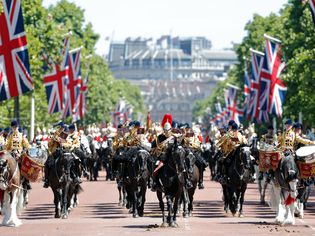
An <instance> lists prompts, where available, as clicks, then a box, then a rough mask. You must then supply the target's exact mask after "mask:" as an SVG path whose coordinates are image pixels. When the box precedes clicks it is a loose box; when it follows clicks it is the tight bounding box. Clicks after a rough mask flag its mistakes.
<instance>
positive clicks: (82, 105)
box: [73, 75, 88, 122]
mask: <svg viewBox="0 0 315 236" xmlns="http://www.w3.org/2000/svg"><path fill="white" fill-rule="evenodd" d="M87 84H88V75H87V76H86V78H85V79H84V80H81V85H80V94H79V97H78V100H77V102H76V107H75V111H74V114H73V122H76V121H77V120H80V119H81V120H82V119H83V117H84V115H85V112H86V107H87V104H86V102H87V93H88V86H87Z"/></svg>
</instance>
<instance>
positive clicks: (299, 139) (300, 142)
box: [293, 122, 315, 151]
mask: <svg viewBox="0 0 315 236" xmlns="http://www.w3.org/2000/svg"><path fill="white" fill-rule="evenodd" d="M293 129H294V133H295V136H296V138H295V142H294V147H293V149H294V151H296V150H297V149H299V148H300V147H302V146H304V145H310V144H314V143H315V142H314V141H311V140H309V139H307V138H306V137H303V136H304V135H303V134H302V124H301V123H299V122H296V123H294V125H293Z"/></svg>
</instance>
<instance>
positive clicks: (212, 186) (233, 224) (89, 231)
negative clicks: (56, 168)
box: [0, 171, 315, 236]
mask: <svg viewBox="0 0 315 236" xmlns="http://www.w3.org/2000/svg"><path fill="white" fill-rule="evenodd" d="M208 172H209V171H208ZM32 187H33V189H32V190H31V193H30V200H29V205H28V206H27V208H26V209H25V210H24V211H23V213H22V215H21V217H20V218H21V219H22V222H23V225H21V226H20V227H18V228H12V227H4V226H2V227H1V226H0V235H5V236H11V235H14V236H19V235H21V236H28V235H30V236H34V235H36V236H40V235H47V236H50V235H51V236H59V235H60V236H68V235H76V236H80V235H82V236H83V235H84V236H88V235H93V236H97V235H111V236H113V235H120V236H121V235H198V236H201V235H231V236H236V235H242V236H244V235H297V236H300V235H315V189H314V188H313V189H312V196H311V198H310V200H309V203H308V208H307V210H306V212H305V216H304V219H296V225H294V226H285V227H281V226H278V225H276V224H274V217H275V213H274V212H273V211H272V210H271V209H270V208H269V207H268V206H267V205H266V206H262V205H259V194H258V188H257V184H256V183H252V184H249V185H248V189H247V191H246V194H245V203H244V208H243V209H244V217H243V218H239V217H233V216H232V215H231V214H226V213H225V212H224V211H223V202H222V192H221V186H220V184H218V183H216V182H213V181H210V180H209V173H207V174H206V176H205V189H203V190H197V191H196V194H195V201H194V211H193V216H192V217H190V218H183V217H182V216H179V217H178V220H177V223H178V225H179V227H178V228H169V227H166V228H163V227H160V225H161V223H162V218H161V211H160V209H159V205H158V201H157V198H156V194H155V193H153V192H151V191H150V190H148V191H147V195H146V198H147V199H146V204H145V215H144V217H140V218H133V217H132V215H130V214H129V213H128V210H127V209H125V208H122V207H121V206H118V191H117V187H116V182H114V181H105V174H104V173H101V177H100V178H99V181H97V182H89V181H84V182H83V184H82V187H83V189H84V192H82V193H81V194H80V195H79V206H78V207H77V208H75V209H74V210H73V211H72V212H71V213H70V215H69V218H68V219H55V218H54V205H53V194H52V191H51V189H50V188H49V189H44V188H42V183H33V184H32ZM0 220H1V221H2V217H1V216H0Z"/></svg>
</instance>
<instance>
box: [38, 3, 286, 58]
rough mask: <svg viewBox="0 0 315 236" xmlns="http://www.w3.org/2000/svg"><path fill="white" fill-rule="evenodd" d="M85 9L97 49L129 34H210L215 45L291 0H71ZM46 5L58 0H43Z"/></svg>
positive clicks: (223, 43) (235, 39)
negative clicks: (249, 22)
mask: <svg viewBox="0 0 315 236" xmlns="http://www.w3.org/2000/svg"><path fill="white" fill-rule="evenodd" d="M70 1H71V2H75V3H76V4H77V5H79V6H80V7H81V8H83V9H85V17H86V20H87V21H88V22H91V23H92V24H93V27H94V30H95V31H96V32H97V33H99V34H100V35H101V38H100V40H99V42H98V43H97V52H98V53H99V54H105V53H106V52H107V51H108V47H109V41H106V40H105V38H108V37H109V38H112V39H113V40H121V41H122V40H124V39H125V38H126V37H129V36H130V37H138V36H142V37H147V38H149V37H153V38H158V37H159V36H161V35H164V34H169V33H170V32H172V35H173V36H206V37H207V38H209V39H210V40H211V41H212V44H213V47H214V48H225V47H230V46H231V42H241V40H242V38H243V37H244V36H245V31H244V26H245V24H246V22H248V21H249V20H250V19H252V16H253V14H254V13H258V14H260V15H263V16H266V15H268V14H269V13H271V12H276V13H277V12H278V11H279V9H280V8H281V7H282V6H283V4H285V3H287V2H288V1H287V0H225V1H224V0H70ZM43 2H44V5H45V6H48V5H50V4H54V3H56V2H57V0H43Z"/></svg>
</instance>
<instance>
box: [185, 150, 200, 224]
mask: <svg viewBox="0 0 315 236" xmlns="http://www.w3.org/2000/svg"><path fill="white" fill-rule="evenodd" d="M194 162H195V160H194V157H193V156H192V155H186V156H185V173H186V174H187V175H188V176H187V178H188V179H189V180H190V181H191V187H190V188H187V186H184V187H183V193H182V201H183V203H184V208H183V217H185V218H187V217H190V216H192V211H193V201H194V195H195V191H196V188H197V184H198V182H199V177H200V176H199V169H198V167H197V166H196V165H195V163H194Z"/></svg>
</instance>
